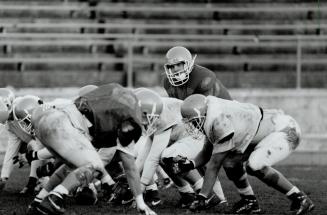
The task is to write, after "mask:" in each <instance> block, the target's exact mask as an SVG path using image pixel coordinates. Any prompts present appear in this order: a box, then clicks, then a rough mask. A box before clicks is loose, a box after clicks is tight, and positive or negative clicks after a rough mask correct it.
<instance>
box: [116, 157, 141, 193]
mask: <svg viewBox="0 0 327 215" xmlns="http://www.w3.org/2000/svg"><path fill="white" fill-rule="evenodd" d="M120 157H121V160H122V163H123V167H124V170H125V174H126V177H127V181H128V184H129V187H130V188H131V191H132V193H133V195H134V197H137V196H138V195H140V194H141V186H140V184H141V183H140V174H139V172H138V171H137V168H136V165H135V159H134V158H133V157H132V156H130V155H128V154H126V153H124V152H120Z"/></svg>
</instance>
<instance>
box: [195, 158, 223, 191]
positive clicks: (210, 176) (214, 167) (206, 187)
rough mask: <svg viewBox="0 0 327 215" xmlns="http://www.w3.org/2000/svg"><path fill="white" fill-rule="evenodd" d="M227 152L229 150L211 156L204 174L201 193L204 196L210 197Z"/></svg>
mask: <svg viewBox="0 0 327 215" xmlns="http://www.w3.org/2000/svg"><path fill="white" fill-rule="evenodd" d="M227 154H228V152H222V153H216V154H213V155H212V156H211V158H210V161H209V163H208V165H207V169H206V172H205V175H204V181H203V186H202V189H201V191H200V193H201V194H203V195H204V196H206V197H208V196H209V194H210V192H211V191H212V188H213V186H214V184H215V182H216V179H217V175H218V172H219V170H220V168H221V166H222V164H223V161H224V160H225V157H226V155H227Z"/></svg>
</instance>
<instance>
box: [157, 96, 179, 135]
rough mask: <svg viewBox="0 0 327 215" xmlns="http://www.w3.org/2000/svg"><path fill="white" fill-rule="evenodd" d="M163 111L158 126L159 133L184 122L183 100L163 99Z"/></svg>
mask: <svg viewBox="0 0 327 215" xmlns="http://www.w3.org/2000/svg"><path fill="white" fill-rule="evenodd" d="M162 101H163V109H162V112H161V115H160V122H159V124H158V125H157V126H158V127H157V132H160V131H163V130H166V129H167V128H169V127H171V126H173V125H175V124H177V123H179V122H181V121H182V115H181V105H182V102H183V101H182V100H179V99H175V98H169V97H163V98H162Z"/></svg>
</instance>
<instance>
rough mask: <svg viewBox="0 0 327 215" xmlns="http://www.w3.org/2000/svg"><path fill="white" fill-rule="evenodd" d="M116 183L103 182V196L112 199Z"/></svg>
mask: <svg viewBox="0 0 327 215" xmlns="http://www.w3.org/2000/svg"><path fill="white" fill-rule="evenodd" d="M114 187H115V184H112V185H109V184H108V183H103V184H101V189H102V192H103V197H104V198H106V199H108V200H109V199H111V197H112V195H113V192H114Z"/></svg>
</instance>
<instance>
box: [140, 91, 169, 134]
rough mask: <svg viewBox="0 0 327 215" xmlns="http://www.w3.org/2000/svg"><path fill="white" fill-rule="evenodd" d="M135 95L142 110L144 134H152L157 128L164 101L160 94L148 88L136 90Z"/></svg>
mask: <svg viewBox="0 0 327 215" xmlns="http://www.w3.org/2000/svg"><path fill="white" fill-rule="evenodd" d="M135 95H136V97H137V99H138V100H139V102H138V105H139V107H140V109H141V112H142V124H143V135H146V136H150V135H152V134H153V133H154V132H156V130H157V124H158V120H159V119H160V114H161V113H162V109H163V101H162V99H161V97H160V95H159V94H157V93H156V92H154V91H152V90H149V89H146V88H144V89H140V90H138V91H136V93H135Z"/></svg>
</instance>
